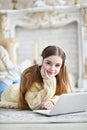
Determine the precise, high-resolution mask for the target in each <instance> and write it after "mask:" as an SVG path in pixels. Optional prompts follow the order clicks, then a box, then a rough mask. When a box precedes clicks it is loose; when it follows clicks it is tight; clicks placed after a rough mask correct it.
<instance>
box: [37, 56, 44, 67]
mask: <svg viewBox="0 0 87 130" xmlns="http://www.w3.org/2000/svg"><path fill="white" fill-rule="evenodd" d="M42 62H43V57H42V56H39V57H38V60H37V64H38V65H39V66H41V65H42Z"/></svg>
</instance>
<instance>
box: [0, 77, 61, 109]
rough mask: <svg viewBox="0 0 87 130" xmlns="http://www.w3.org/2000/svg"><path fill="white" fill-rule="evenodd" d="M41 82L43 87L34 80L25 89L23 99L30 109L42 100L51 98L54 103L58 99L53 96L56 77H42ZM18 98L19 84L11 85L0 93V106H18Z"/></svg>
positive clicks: (36, 106)
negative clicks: (30, 85)
mask: <svg viewBox="0 0 87 130" xmlns="http://www.w3.org/2000/svg"><path fill="white" fill-rule="evenodd" d="M43 82H44V86H43V87H42V86H41V85H39V84H38V83H36V82H35V83H34V84H33V85H32V87H31V90H29V91H27V92H26V94H25V100H26V101H27V103H28V105H29V108H31V109H32V110H33V109H38V108H39V107H40V104H41V103H42V102H44V101H47V100H51V101H53V102H54V103H55V102H56V101H57V99H58V96H55V92H56V78H55V77H53V78H50V79H43ZM18 98H19V84H14V85H11V86H9V87H7V88H6V89H5V90H4V92H3V93H2V95H1V102H0V107H6V108H18Z"/></svg>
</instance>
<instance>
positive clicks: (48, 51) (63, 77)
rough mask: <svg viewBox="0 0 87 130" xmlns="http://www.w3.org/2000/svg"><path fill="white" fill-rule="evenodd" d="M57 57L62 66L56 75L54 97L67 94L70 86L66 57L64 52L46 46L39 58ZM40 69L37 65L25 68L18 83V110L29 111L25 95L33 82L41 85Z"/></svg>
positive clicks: (55, 47) (57, 48)
mask: <svg viewBox="0 0 87 130" xmlns="http://www.w3.org/2000/svg"><path fill="white" fill-rule="evenodd" d="M52 55H58V56H60V57H61V58H62V61H63V63H62V66H61V69H60V72H59V74H58V75H56V80H57V85H56V93H55V94H56V95H61V94H62V93H67V90H68V86H70V82H69V77H68V72H67V69H66V65H65V60H66V55H65V53H64V51H63V50H62V49H61V48H59V47H57V46H48V47H46V48H45V49H44V50H43V52H42V54H41V56H42V57H43V59H45V58H47V57H49V56H52ZM40 67H41V66H38V64H36V65H34V66H31V67H29V68H27V69H26V70H25V71H24V72H23V73H22V76H21V83H20V92H19V103H18V104H19V108H20V109H27V108H28V109H29V106H28V104H27V102H26V101H25V94H26V92H27V91H29V89H30V88H31V87H32V84H33V83H34V82H37V83H39V84H40V85H43V79H42V77H41V73H40Z"/></svg>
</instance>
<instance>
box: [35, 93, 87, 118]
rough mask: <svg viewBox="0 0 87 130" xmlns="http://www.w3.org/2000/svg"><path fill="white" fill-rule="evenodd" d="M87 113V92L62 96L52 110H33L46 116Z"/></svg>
mask: <svg viewBox="0 0 87 130" xmlns="http://www.w3.org/2000/svg"><path fill="white" fill-rule="evenodd" d="M85 111H87V92H79V93H68V94H62V95H61V96H60V97H59V99H58V100H57V102H56V104H55V106H54V107H53V108H52V109H50V110H46V109H41V110H33V112H35V113H39V114H43V115H46V116H55V115H61V114H69V113H76V112H85Z"/></svg>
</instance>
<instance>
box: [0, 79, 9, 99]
mask: <svg viewBox="0 0 87 130" xmlns="http://www.w3.org/2000/svg"><path fill="white" fill-rule="evenodd" d="M6 87H8V85H7V84H6V83H4V82H3V81H0V97H1V94H2V92H3V91H4V89H5V88H6Z"/></svg>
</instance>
